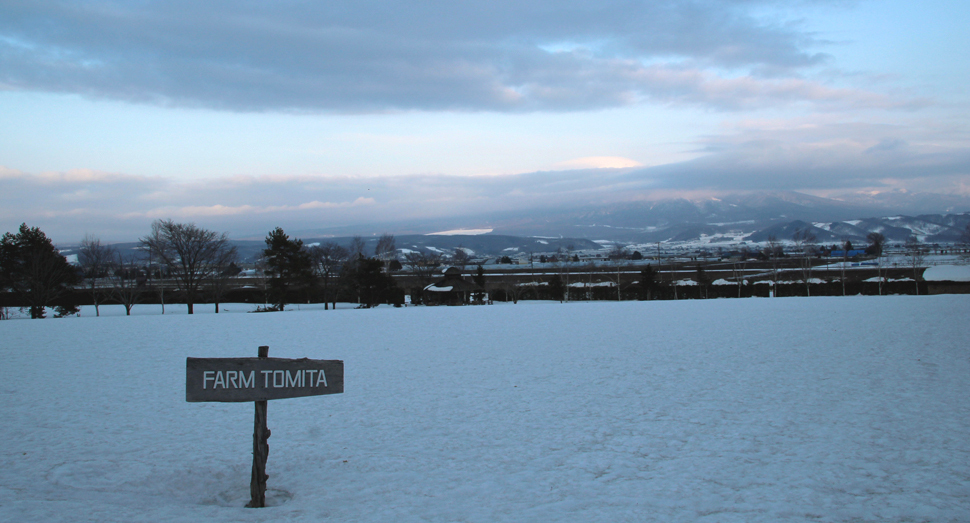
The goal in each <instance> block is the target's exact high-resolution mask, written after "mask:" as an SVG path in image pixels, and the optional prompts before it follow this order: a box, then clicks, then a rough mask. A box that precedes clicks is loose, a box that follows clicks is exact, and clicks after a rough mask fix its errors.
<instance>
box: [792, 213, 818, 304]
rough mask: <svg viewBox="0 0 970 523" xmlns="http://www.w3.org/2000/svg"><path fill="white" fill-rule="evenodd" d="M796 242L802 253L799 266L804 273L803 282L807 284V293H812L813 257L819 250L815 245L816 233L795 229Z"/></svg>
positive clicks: (807, 294) (793, 236) (793, 238)
mask: <svg viewBox="0 0 970 523" xmlns="http://www.w3.org/2000/svg"><path fill="white" fill-rule="evenodd" d="M792 240H793V241H794V242H795V249H797V250H798V252H799V253H800V254H801V257H800V258H799V266H800V268H801V273H802V283H803V284H805V295H806V296H811V295H812V285H811V283H812V259H813V258H815V255H816V253H817V252H818V251H817V249H816V246H815V240H816V237H815V233H813V232H812V231H810V230H808V229H795V234H794V235H792Z"/></svg>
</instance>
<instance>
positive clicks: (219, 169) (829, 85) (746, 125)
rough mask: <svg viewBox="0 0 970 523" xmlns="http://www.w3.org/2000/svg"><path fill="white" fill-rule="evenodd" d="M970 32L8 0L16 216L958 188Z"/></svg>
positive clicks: (906, 14) (616, 16)
mask: <svg viewBox="0 0 970 523" xmlns="http://www.w3.org/2000/svg"><path fill="white" fill-rule="evenodd" d="M968 26H970V4H968V3H966V2H965V1H958V0H935V1H932V0H931V1H926V2H918V3H917V2H907V1H896V0H884V1H866V0H817V1H811V0H795V1H770V0H764V1H759V0H721V1H706V0H697V1H677V0H668V1H642V2H638V1H629V0H627V1H610V0H601V1H598V2H575V1H568V0H557V1H540V0H518V1H516V2H504V1H493V2H431V1H420V2H416V1H411V2H393V3H389V2H373V1H362V0H356V1H353V2H299V1H282V2H272V3H264V2H235V1H234V2H229V1H218V0H214V1H207V2H191V1H168V2H154V1H151V0H140V1H120V0H119V1H99V0H92V1H77V2H66V1H65V2H57V1H51V2H48V1H38V0H25V1H19V0H7V1H5V2H3V3H0V232H4V231H13V230H16V228H17V227H18V226H19V225H20V223H23V222H26V223H27V224H28V225H30V226H38V227H40V228H41V229H42V230H44V231H45V232H46V233H47V234H48V235H49V236H50V237H51V238H52V239H54V240H55V241H58V242H71V241H77V240H79V239H80V238H81V237H83V236H84V235H85V234H91V235H95V236H99V237H100V238H102V239H104V240H106V241H130V240H134V239H137V238H138V237H140V236H143V235H145V234H147V232H148V230H149V227H150V224H151V222H152V221H153V220H156V219H174V220H176V221H183V222H193V223H196V224H198V225H200V226H203V227H207V228H211V229H215V230H219V231H227V232H229V233H230V235H231V236H237V237H241V236H251V235H254V234H257V235H258V234H261V233H262V234H265V232H268V231H269V230H271V229H272V228H274V227H276V226H282V227H284V228H286V229H321V228H328V227H348V226H355V225H357V226H360V227H362V229H361V231H365V230H366V227H367V224H374V223H381V224H387V223H393V222H395V221H405V220H419V219H427V218H443V217H455V219H456V221H455V223H456V224H457V223H460V224H461V225H462V226H469V227H475V226H476V225H481V224H476V223H474V222H473V221H469V220H467V219H466V220H461V219H459V218H460V217H463V216H465V217H467V216H479V217H481V216H485V217H487V216H488V213H495V212H504V211H514V210H524V209H538V210H541V209H543V208H561V207H563V206H582V205H598V204H608V203H614V202H624V201H636V200H644V201H649V200H656V199H662V198H671V197H688V198H707V197H715V196H717V195H720V194H728V193H735V192H744V191H765V190H768V191H775V190H794V191H800V192H805V193H809V194H814V195H819V196H827V197H846V196H847V195H858V194H868V195H872V194H882V193H906V192H909V193H913V192H923V193H926V192H929V193H939V194H947V195H954V194H956V195H964V196H970V123H968V122H970V118H968V117H970V95H968V94H967V89H966V86H967V85H968V83H970V82H968V81H970V59H968V57H967V53H966V49H970V36H968V32H967V31H966V30H965V28H966V27H968ZM373 232H378V233H379V232H380V231H373ZM427 232H433V231H427Z"/></svg>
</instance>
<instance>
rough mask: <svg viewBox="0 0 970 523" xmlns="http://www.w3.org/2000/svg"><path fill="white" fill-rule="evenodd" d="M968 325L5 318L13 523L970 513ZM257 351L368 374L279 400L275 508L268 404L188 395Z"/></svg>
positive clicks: (847, 300)
mask: <svg viewBox="0 0 970 523" xmlns="http://www.w3.org/2000/svg"><path fill="white" fill-rule="evenodd" d="M170 307H173V306H170ZM181 308H182V309H184V307H181ZM209 308H211V307H209V306H199V307H198V309H199V310H206V309H209ZM229 308H230V309H235V307H234V306H232V305H230V306H229ZM136 310H138V307H136ZM863 311H864V314H862V312H863ZM968 313H970V296H964V295H945V296H918V297H917V296H888V297H878V296H870V297H862V296H859V297H819V298H773V299H767V298H760V299H759V298H751V299H734V300H686V301H662V302H659V301H658V302H652V301H651V302H619V303H617V302H592V303H584V302H572V303H568V304H558V303H549V302H544V303H534V302H519V304H517V305H511V304H508V305H504V304H503V305H494V306H481V307H406V308H390V307H379V308H377V309H372V310H350V309H340V310H336V311H321V310H302V311H288V312H282V313H268V314H240V313H230V314H219V315H216V314H198V315H192V316H189V315H186V314H184V313H183V314H177V315H164V316H162V315H141V316H132V317H124V316H111V315H106V316H102V317H100V318H94V317H90V316H88V315H87V311H85V312H84V313H83V314H82V317H80V318H66V319H59V320H54V319H49V320H10V321H0V358H2V361H3V365H0V402H2V403H0V404H2V405H3V407H2V409H3V410H2V412H3V415H4V423H3V424H0V521H11V522H13V521H54V522H57V521H65V522H66V521H72V522H73V521H80V522H84V521H104V522H113V521H213V522H223V521H312V522H316V521H363V522H371V521H374V522H377V521H381V522H385V521H395V522H412V521H415V522H416V521H431V522H451V521H469V522H484V521H499V522H536V521H540V522H545V521H564V522H573V521H577V522H578V521H583V522H617V521H638V522H639V521H663V522H681V521H683V522H688V521H689V522H693V521H745V522H776V521H786V522H787V521H792V522H805V521H935V522H936V521H966V520H967V519H968V515H970V460H968V459H967V456H968V455H970V438H968V437H967V434H968V433H970V403H968V402H967V401H966V398H968V397H970V380H967V379H966V376H967V375H968V374H970V360H968V352H967V345H966V328H965V324H964V319H965V318H966V317H967V315H968ZM258 345H269V346H270V356H276V357H283V358H298V357H304V356H305V357H310V358H321V359H342V360H344V361H345V366H346V374H345V393H344V394H340V395H333V396H321V397H311V398H299V399H289V400H279V401H272V402H270V405H269V409H268V410H269V413H268V414H269V415H268V419H269V427H270V429H271V430H272V432H273V433H272V437H271V438H270V440H269V443H270V447H271V452H270V454H269V462H268V469H267V472H268V474H269V475H270V478H269V482H268V484H269V489H270V490H269V501H270V503H271V504H272V505H274V506H271V507H269V508H266V509H245V508H242V506H243V505H244V504H245V503H246V501H247V500H248V497H249V478H250V466H251V450H252V428H253V425H252V422H253V408H252V406H251V405H249V404H230V403H226V404H223V403H186V402H185V400H184V398H185V392H184V391H185V381H184V380H185V372H184V369H185V358H186V356H198V357H203V356H208V357H238V356H255V354H256V347H257V346H258Z"/></svg>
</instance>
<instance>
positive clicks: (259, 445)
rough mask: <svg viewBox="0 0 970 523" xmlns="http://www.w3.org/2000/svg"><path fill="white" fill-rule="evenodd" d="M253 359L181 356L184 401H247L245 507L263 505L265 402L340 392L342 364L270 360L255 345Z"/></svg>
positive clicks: (266, 351) (265, 351)
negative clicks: (251, 412)
mask: <svg viewBox="0 0 970 523" xmlns="http://www.w3.org/2000/svg"><path fill="white" fill-rule="evenodd" d="M257 355H258V357H256V358H186V360H185V401H189V402H198V401H219V402H244V401H252V402H254V403H255V405H256V415H255V420H254V421H255V427H254V429H253V474H252V481H251V483H250V486H249V490H250V496H251V499H250V501H249V503H248V504H247V505H246V506H247V507H253V508H258V507H264V506H266V480H267V479H268V478H269V476H268V475H267V474H266V459H267V457H268V456H269V443H268V442H267V440H268V439H269V436H270V430H269V428H267V426H266V410H267V409H266V407H267V401H268V400H274V399H283V398H300V397H304V396H319V395H322V394H340V393H342V392H343V391H344V362H343V361H341V360H311V359H307V358H301V359H284V358H270V357H269V347H268V346H265V345H263V346H260V347H259V350H258V352H257Z"/></svg>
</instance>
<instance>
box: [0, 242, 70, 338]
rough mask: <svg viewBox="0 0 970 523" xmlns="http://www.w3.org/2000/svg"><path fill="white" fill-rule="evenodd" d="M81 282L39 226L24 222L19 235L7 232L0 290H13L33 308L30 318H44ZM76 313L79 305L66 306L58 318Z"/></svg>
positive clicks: (1, 246)
mask: <svg viewBox="0 0 970 523" xmlns="http://www.w3.org/2000/svg"><path fill="white" fill-rule="evenodd" d="M80 279H81V278H80V275H79V274H78V271H77V270H76V269H75V268H74V267H72V266H71V264H69V263H68V262H67V259H66V258H64V256H62V255H61V254H60V253H59V252H58V251H57V248H56V247H54V244H53V242H51V240H50V239H49V238H48V237H47V236H46V235H45V234H44V233H43V232H42V231H41V230H40V229H38V228H37V227H27V224H26V223H24V224H21V225H20V230H19V232H18V233H17V234H13V233H9V232H8V233H6V234H4V235H3V238H2V239H0V288H10V289H12V290H13V291H14V293H15V294H16V295H17V298H18V300H19V301H20V303H21V304H23V306H25V307H27V308H29V309H30V317H31V318H34V319H37V318H43V317H45V315H46V312H45V310H44V308H45V307H47V306H48V305H50V304H51V303H52V302H53V301H54V300H56V299H58V298H60V297H62V296H63V295H65V294H67V293H68V292H69V291H70V290H71V286H72V285H75V284H77V283H78V282H80ZM76 310H77V307H76V305H73V304H64V305H62V306H61V310H59V311H58V315H63V314H61V312H64V313H66V312H68V311H76Z"/></svg>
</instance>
